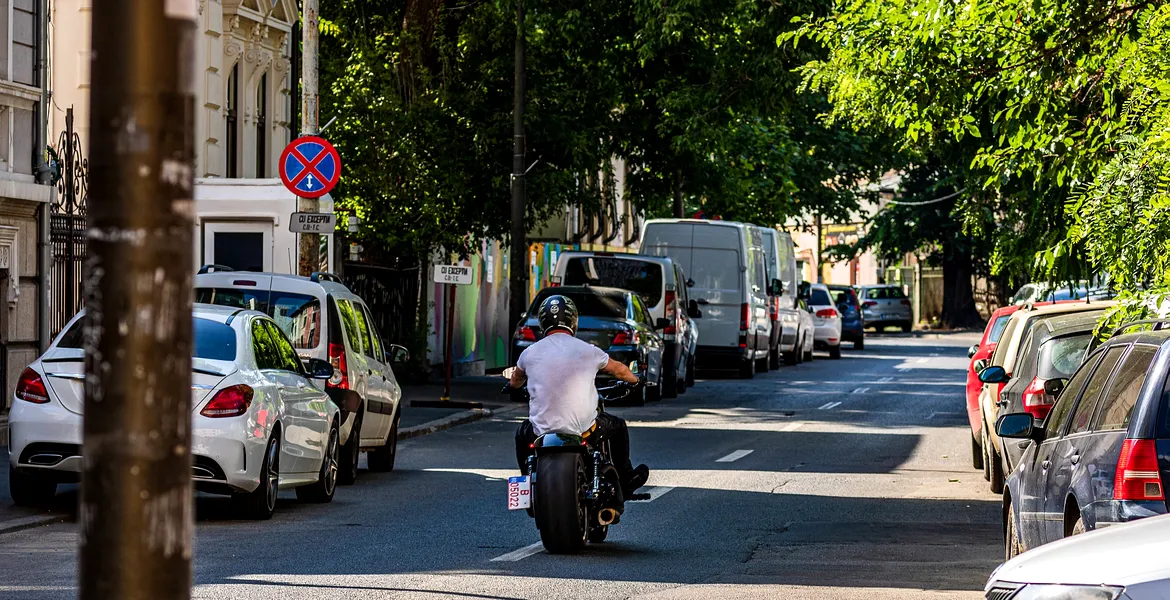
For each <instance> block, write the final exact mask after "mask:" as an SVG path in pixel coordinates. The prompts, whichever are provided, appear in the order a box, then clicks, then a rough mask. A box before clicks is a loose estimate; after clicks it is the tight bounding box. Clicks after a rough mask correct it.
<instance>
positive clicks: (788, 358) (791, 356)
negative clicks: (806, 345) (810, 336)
mask: <svg viewBox="0 0 1170 600" xmlns="http://www.w3.org/2000/svg"><path fill="white" fill-rule="evenodd" d="M799 362H800V336H799V335H798V336H797V339H796V341H795V342H793V344H792V350H790V351H788V352H785V353H784V364H785V365H787V366H789V367H794V366H796V365H797V364H798V363H799Z"/></svg>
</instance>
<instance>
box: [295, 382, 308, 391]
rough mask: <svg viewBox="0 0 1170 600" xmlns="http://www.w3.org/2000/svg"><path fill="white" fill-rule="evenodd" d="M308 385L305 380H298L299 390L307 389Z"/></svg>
mask: <svg viewBox="0 0 1170 600" xmlns="http://www.w3.org/2000/svg"><path fill="white" fill-rule="evenodd" d="M306 387H307V386H306V385H305V382H303V381H298V382H297V389H298V390H303V389H305V388H306Z"/></svg>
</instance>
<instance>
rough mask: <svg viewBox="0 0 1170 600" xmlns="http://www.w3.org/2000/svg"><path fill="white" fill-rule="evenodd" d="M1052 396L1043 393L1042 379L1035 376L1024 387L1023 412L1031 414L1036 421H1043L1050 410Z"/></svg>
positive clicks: (1052, 400)
mask: <svg viewBox="0 0 1170 600" xmlns="http://www.w3.org/2000/svg"><path fill="white" fill-rule="evenodd" d="M1053 402H1054V399H1053V398H1050V397H1049V396H1048V394H1046V393H1044V379H1042V378H1040V377H1035V378H1033V379H1032V383H1029V384H1028V387H1026V388H1024V412H1026V413H1028V414H1030V415H1032V417H1033V418H1035V419H1036V420H1037V421H1043V420H1044V419H1045V418H1046V417H1047V416H1048V413H1049V412H1052V404H1053Z"/></svg>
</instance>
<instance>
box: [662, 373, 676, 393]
mask: <svg viewBox="0 0 1170 600" xmlns="http://www.w3.org/2000/svg"><path fill="white" fill-rule="evenodd" d="M661 393H662V397H663V398H678V371H677V370H676V371H675V372H674V373H672V374H670V375H667V376H666V377H663V378H662V392H661Z"/></svg>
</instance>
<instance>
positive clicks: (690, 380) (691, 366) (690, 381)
mask: <svg viewBox="0 0 1170 600" xmlns="http://www.w3.org/2000/svg"><path fill="white" fill-rule="evenodd" d="M687 387H695V357H694V356H687Z"/></svg>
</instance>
